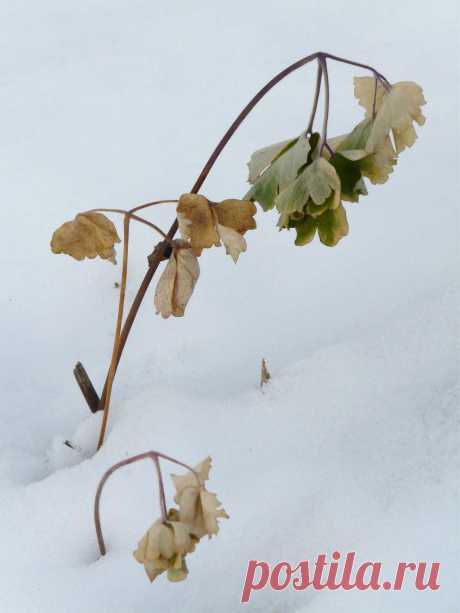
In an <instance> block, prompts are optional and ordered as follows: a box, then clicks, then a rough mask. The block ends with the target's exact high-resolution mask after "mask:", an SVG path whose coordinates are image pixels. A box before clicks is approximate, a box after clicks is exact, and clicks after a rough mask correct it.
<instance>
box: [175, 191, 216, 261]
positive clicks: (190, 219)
mask: <svg viewBox="0 0 460 613" xmlns="http://www.w3.org/2000/svg"><path fill="white" fill-rule="evenodd" d="M177 220H178V223H179V230H180V233H181V236H182V238H184V239H187V240H190V243H191V245H192V249H193V251H194V253H195V254H196V255H200V254H201V250H202V249H204V248H207V247H212V246H213V245H219V244H220V242H219V236H218V234H217V231H216V227H215V222H214V217H213V215H212V212H211V208H210V206H209V201H208V200H207V198H205V197H204V196H201V195H199V194H182V196H181V197H180V198H179V202H178V204H177Z"/></svg>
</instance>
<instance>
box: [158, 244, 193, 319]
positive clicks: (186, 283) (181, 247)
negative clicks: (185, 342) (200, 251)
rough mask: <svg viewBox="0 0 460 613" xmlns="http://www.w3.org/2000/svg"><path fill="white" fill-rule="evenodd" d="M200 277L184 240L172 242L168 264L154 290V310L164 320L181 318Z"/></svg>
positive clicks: (190, 251)
mask: <svg viewBox="0 0 460 613" xmlns="http://www.w3.org/2000/svg"><path fill="white" fill-rule="evenodd" d="M199 276H200V266H199V264H198V259H197V257H196V255H195V254H194V253H193V252H192V250H191V248H190V245H189V244H188V243H187V242H186V241H184V240H176V241H173V249H172V252H171V255H170V257H169V260H168V263H167V265H166V267H165V269H164V271H163V273H162V275H161V277H160V279H159V281H158V284H157V287H156V290H155V298H154V302H155V309H156V312H157V313H159V314H161V316H162V317H163V318H165V319H167V318H168V317H170V316H171V315H173V316H174V317H182V316H183V315H184V312H185V307H186V306H187V303H188V301H189V299H190V296H191V295H192V293H193V289H194V287H195V284H196V282H197V280H198V277H199Z"/></svg>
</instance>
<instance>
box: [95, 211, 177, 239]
mask: <svg viewBox="0 0 460 613" xmlns="http://www.w3.org/2000/svg"><path fill="white" fill-rule="evenodd" d="M133 210H137V209H132V210H131V211H125V210H124V209H91V210H89V211H86V212H87V213H98V212H102V213H120V214H121V215H129V216H130V217H131V219H135V220H136V221H139V222H140V223H143V224H145V225H146V226H149V228H152V229H153V230H155V232H158V234H161V236H162V237H163V238H166V234H165V233H164V232H163V230H162V229H161V228H159V227H158V226H156V225H155V224H154V223H152V222H151V221H148V219H144V218H143V217H139V216H138V215H133V212H132V211H133Z"/></svg>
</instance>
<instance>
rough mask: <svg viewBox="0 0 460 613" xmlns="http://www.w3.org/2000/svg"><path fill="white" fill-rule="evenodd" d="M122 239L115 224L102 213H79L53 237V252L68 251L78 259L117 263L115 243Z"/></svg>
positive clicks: (56, 231)
mask: <svg viewBox="0 0 460 613" xmlns="http://www.w3.org/2000/svg"><path fill="white" fill-rule="evenodd" d="M119 242H120V239H119V237H118V234H117V230H116V228H115V226H114V224H113V223H112V222H111V221H110V219H108V217H106V216H105V215H103V214H102V213H79V214H78V215H76V216H75V219H73V220H72V221H67V222H66V223H64V224H62V226H60V227H59V228H58V229H57V230H55V232H54V233H53V236H52V238H51V251H52V252H53V253H66V254H67V255H70V256H71V257H73V258H75V259H76V260H83V259H84V258H95V257H96V256H100V257H101V258H102V259H103V260H109V261H111V262H113V263H115V249H114V245H115V243H119Z"/></svg>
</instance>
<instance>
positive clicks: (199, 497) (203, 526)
mask: <svg viewBox="0 0 460 613" xmlns="http://www.w3.org/2000/svg"><path fill="white" fill-rule="evenodd" d="M210 468H211V458H209V457H208V458H206V459H205V460H203V461H202V462H200V464H198V466H196V468H195V471H196V472H197V473H198V476H199V478H200V481H201V485H200V484H199V483H198V479H197V477H196V476H195V474H194V473H192V472H191V471H189V472H188V473H186V474H185V475H180V476H177V475H171V477H172V480H173V484H174V487H175V488H176V495H175V497H174V500H175V501H176V502H177V504H178V506H179V517H180V521H181V522H183V523H184V524H187V525H192V526H193V527H194V528H195V529H196V530H197V533H198V534H199V536H204V535H205V534H207V535H209V537H211V536H212V535H214V534H217V531H218V529H219V526H218V523H217V520H218V519H219V518H228V515H227V513H226V512H225V510H224V509H223V508H221V503H220V502H219V501H218V499H217V496H216V494H213V493H211V492H208V491H207V490H206V488H205V487H204V485H203V483H204V481H206V480H207V479H208V477H209V470H210Z"/></svg>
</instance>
